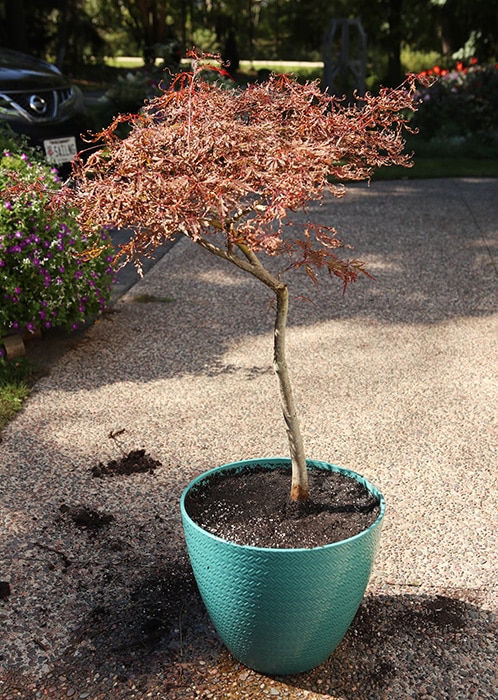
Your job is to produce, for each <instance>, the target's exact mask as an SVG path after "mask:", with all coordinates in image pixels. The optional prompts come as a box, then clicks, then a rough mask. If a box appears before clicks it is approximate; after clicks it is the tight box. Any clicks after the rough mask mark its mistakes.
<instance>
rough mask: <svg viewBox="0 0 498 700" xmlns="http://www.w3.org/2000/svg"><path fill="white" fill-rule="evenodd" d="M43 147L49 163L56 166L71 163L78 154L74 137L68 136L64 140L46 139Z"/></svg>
mask: <svg viewBox="0 0 498 700" xmlns="http://www.w3.org/2000/svg"><path fill="white" fill-rule="evenodd" d="M43 145H44V147H45V155H46V156H47V160H48V162H49V163H55V164H56V165H60V164H61V163H69V161H71V160H73V158H74V156H75V155H76V154H77V153H78V149H77V148H76V139H75V137H74V136H67V137H65V138H63V139H46V140H45V141H44V142H43Z"/></svg>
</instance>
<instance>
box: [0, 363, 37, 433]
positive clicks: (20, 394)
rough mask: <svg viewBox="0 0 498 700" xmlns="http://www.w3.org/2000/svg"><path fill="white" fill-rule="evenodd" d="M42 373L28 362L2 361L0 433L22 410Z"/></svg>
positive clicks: (0, 369) (0, 366) (0, 370)
mask: <svg viewBox="0 0 498 700" xmlns="http://www.w3.org/2000/svg"><path fill="white" fill-rule="evenodd" d="M39 377H40V371H39V370H38V369H37V368H36V367H35V366H34V365H33V364H32V363H31V362H29V361H28V360H25V359H24V358H22V359H20V360H15V361H14V360H10V361H8V360H1V359H0V433H1V432H2V430H3V429H4V428H5V426H6V425H7V423H9V421H11V420H12V419H13V418H14V416H15V415H16V413H19V411H20V410H21V409H22V407H23V404H24V402H25V401H26V399H27V398H28V396H29V394H30V391H31V387H32V386H33V384H34V383H35V382H36V380H37V379H38V378H39Z"/></svg>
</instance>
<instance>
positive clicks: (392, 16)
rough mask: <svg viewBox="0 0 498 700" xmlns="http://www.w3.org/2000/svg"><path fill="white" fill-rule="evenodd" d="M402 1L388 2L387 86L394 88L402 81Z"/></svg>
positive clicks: (392, 0) (393, 0)
mask: <svg viewBox="0 0 498 700" xmlns="http://www.w3.org/2000/svg"><path fill="white" fill-rule="evenodd" d="M402 7H403V0H389V5H388V11H387V18H388V22H389V36H388V40H387V86H388V87H396V86H397V85H399V84H400V83H401V81H402V75H401V41H402V39H403V29H402V19H401V10H402Z"/></svg>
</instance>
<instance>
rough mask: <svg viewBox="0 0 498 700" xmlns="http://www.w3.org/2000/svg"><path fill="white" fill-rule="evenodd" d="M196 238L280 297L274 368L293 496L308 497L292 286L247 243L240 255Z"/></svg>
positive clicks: (278, 298)
mask: <svg viewBox="0 0 498 700" xmlns="http://www.w3.org/2000/svg"><path fill="white" fill-rule="evenodd" d="M212 226H213V227H214V228H219V229H221V228H222V226H221V224H220V223H219V222H215V221H213V222H212ZM196 242H197V243H198V244H199V245H200V246H201V247H202V248H205V249H206V250H209V252H210V253H213V254H214V255H216V256H217V257H219V258H222V259H223V260H228V261H230V262H232V263H233V264H234V265H236V266H237V267H239V268H240V269H241V270H244V271H245V272H249V273H250V274H251V275H254V277H256V278H257V279H258V280H259V281H260V282H263V284H265V285H266V286H267V287H269V288H270V289H271V290H272V291H273V292H274V293H275V296H276V298H277V311H276V315H275V327H274V334H273V369H274V370H275V374H276V376H277V380H278V386H279V389H280V402H281V406H282V413H283V416H284V421H285V427H286V430H287V439H288V441H289V449H290V456H291V461H292V482H291V492H290V497H291V500H293V501H305V500H306V499H307V498H308V495H309V486H308V470H307V468H306V455H305V453H304V445H303V437H302V435H301V428H300V426H299V419H298V417H297V409H296V404H295V402H294V396H293V393H292V385H291V380H290V375H289V369H288V367H287V359H286V355H285V335H286V328H287V314H288V311H289V289H288V287H287V285H286V284H284V283H283V282H282V281H281V280H280V279H278V278H277V277H274V276H273V275H272V273H271V272H270V271H269V270H267V269H266V267H265V266H264V265H263V264H262V263H261V261H260V260H259V258H258V257H257V255H256V254H255V253H254V252H253V251H252V250H250V249H249V248H248V247H247V246H245V245H243V244H238V245H237V248H238V250H239V251H240V252H241V253H242V254H243V256H244V257H242V256H241V255H237V254H236V252H235V251H234V250H233V249H232V250H226V249H224V248H220V247H219V246H217V245H216V244H215V243H213V242H212V241H210V240H208V239H207V238H202V237H201V238H198V239H196Z"/></svg>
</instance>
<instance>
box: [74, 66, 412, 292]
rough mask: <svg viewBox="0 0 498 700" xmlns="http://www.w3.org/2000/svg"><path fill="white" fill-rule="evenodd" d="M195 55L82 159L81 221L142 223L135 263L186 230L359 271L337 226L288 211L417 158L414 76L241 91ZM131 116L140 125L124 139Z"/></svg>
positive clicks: (344, 274)
mask: <svg viewBox="0 0 498 700" xmlns="http://www.w3.org/2000/svg"><path fill="white" fill-rule="evenodd" d="M192 58H193V63H192V72H189V73H182V74H180V75H179V76H178V77H177V78H176V80H175V81H174V83H173V85H172V86H171V87H170V88H169V89H168V90H166V91H165V92H164V93H163V94H162V95H161V96H160V97H157V98H156V99H154V100H152V101H150V102H149V103H148V104H147V105H146V107H145V108H144V109H143V110H142V112H141V113H140V114H139V115H127V116H122V115H121V116H119V117H118V118H117V119H115V120H114V122H113V123H112V124H111V125H110V126H109V127H108V128H107V129H105V130H104V131H103V132H102V133H101V134H99V138H100V139H102V140H103V142H104V144H105V147H104V148H103V149H102V150H99V151H97V152H96V153H94V154H93V155H92V156H91V157H90V158H89V159H88V161H87V162H86V163H85V164H83V163H79V165H78V166H77V167H76V168H75V172H74V177H75V179H76V182H77V187H76V189H75V190H74V189H71V190H68V191H66V195H68V196H69V199H70V201H71V204H72V205H76V207H77V208H78V209H79V211H80V214H79V221H80V224H81V225H82V227H83V228H84V229H89V228H90V229H91V228H99V227H101V226H102V225H111V226H114V227H133V228H134V230H135V232H136V233H135V236H134V239H133V240H132V242H131V243H129V244H128V245H127V246H125V247H124V249H123V251H122V252H123V255H124V256H125V257H126V259H133V260H135V261H137V259H138V257H139V256H140V255H143V254H145V255H147V254H150V253H151V252H152V251H153V249H154V248H155V247H156V246H157V245H159V244H161V243H162V242H164V240H165V239H169V238H172V237H173V236H175V235H177V234H178V233H183V234H184V235H186V236H188V237H189V238H191V239H192V240H193V241H196V242H198V243H200V244H201V245H204V246H205V247H209V248H210V249H211V250H212V251H213V252H215V248H216V251H217V253H218V254H219V253H220V251H224V252H225V253H227V254H229V255H230V257H231V258H233V257H234V256H235V257H237V256H239V255H240V254H241V251H242V253H243V255H242V256H241V257H243V256H244V255H245V251H247V250H250V251H253V252H254V253H258V252H264V253H268V254H269V255H271V256H277V255H280V254H282V253H284V254H285V264H284V267H286V268H288V267H293V266H294V267H295V266H301V265H304V266H305V268H306V270H307V272H308V273H309V274H310V275H311V276H312V277H313V278H314V276H315V270H316V269H317V268H322V267H324V268H326V269H328V271H329V272H331V273H333V274H335V275H337V276H338V277H340V278H341V279H342V281H343V282H344V283H345V284H346V283H348V282H350V281H352V280H354V279H355V277H356V275H357V272H358V271H362V264H361V263H359V262H358V261H354V260H353V261H342V260H341V259H340V258H338V257H337V255H336V250H337V248H338V247H339V245H340V242H339V241H338V239H337V238H336V232H335V230H334V229H333V228H331V227H325V226H317V225H315V224H313V223H312V222H308V223H307V224H306V225H302V226H299V227H298V226H297V225H296V224H295V223H293V221H292V217H291V216H290V213H291V212H296V211H300V210H301V211H303V210H306V207H307V204H308V203H310V202H312V201H316V200H320V199H321V198H322V197H323V196H324V192H325V191H326V190H329V191H331V192H332V194H333V195H335V196H337V197H341V196H342V195H343V194H344V192H345V189H344V185H343V184H341V183H343V182H345V181H353V180H365V179H369V178H370V176H371V174H372V172H373V170H374V169H375V168H376V167H378V166H382V165H392V164H396V165H406V166H409V164H410V163H409V156H407V155H405V154H403V147H404V142H403V137H402V130H403V126H404V125H405V123H406V118H405V116H404V115H405V114H406V110H409V109H413V108H414V106H415V105H414V102H415V97H414V96H415V88H414V82H415V81H414V78H413V77H410V78H408V79H407V81H406V82H405V84H404V85H403V86H401V87H400V88H399V89H397V90H387V89H385V90H383V91H382V92H381V93H380V95H379V96H376V97H373V96H371V95H366V96H365V97H364V98H361V100H359V101H358V104H356V105H354V106H348V105H345V104H343V102H341V101H340V100H338V99H336V98H334V97H330V96H328V95H325V94H323V93H321V92H320V90H319V87H318V85H317V84H316V83H308V84H306V85H301V84H299V83H298V82H297V81H296V80H294V79H293V78H290V77H288V76H272V77H271V78H270V79H269V81H268V82H265V83H262V84H255V85H250V86H248V87H247V88H246V89H243V90H236V89H234V90H230V89H226V88H225V87H222V86H218V85H215V84H212V83H206V82H204V81H203V79H202V75H201V69H202V64H201V62H200V60H199V57H198V56H197V55H196V54H195V53H193V54H192ZM123 122H126V123H127V124H128V125H129V127H130V133H129V135H128V136H127V137H126V138H124V139H121V138H119V137H118V136H117V133H116V131H117V129H118V127H119V126H120V125H121V124H122V123H123ZM222 254H223V255H224V253H222ZM232 262H236V261H235V260H233V259H232Z"/></svg>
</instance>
